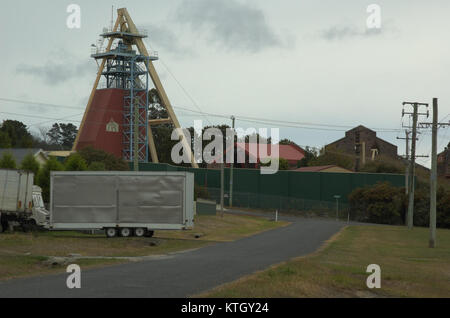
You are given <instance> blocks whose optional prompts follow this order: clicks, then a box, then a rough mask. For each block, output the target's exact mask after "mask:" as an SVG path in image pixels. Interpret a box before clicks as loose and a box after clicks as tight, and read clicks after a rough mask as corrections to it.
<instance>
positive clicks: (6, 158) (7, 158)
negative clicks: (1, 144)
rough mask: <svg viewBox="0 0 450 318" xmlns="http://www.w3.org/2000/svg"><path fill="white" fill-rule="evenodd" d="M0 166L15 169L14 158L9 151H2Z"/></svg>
mask: <svg viewBox="0 0 450 318" xmlns="http://www.w3.org/2000/svg"><path fill="white" fill-rule="evenodd" d="M0 168H2V169H16V160H15V159H14V157H13V155H12V154H11V153H10V152H5V153H3V155H2V157H1V158H0Z"/></svg>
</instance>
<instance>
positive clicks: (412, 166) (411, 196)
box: [402, 102, 429, 229]
mask: <svg viewBox="0 0 450 318" xmlns="http://www.w3.org/2000/svg"><path fill="white" fill-rule="evenodd" d="M405 105H411V106H412V107H413V112H412V113H408V112H405V110H404V109H403V111H402V117H403V116H405V114H409V115H412V117H413V126H412V142H411V159H410V164H409V173H408V174H409V180H408V188H409V189H408V195H409V198H408V215H407V219H406V220H407V222H406V223H407V225H408V228H409V229H412V228H413V221H414V176H415V170H416V141H417V120H418V116H419V115H427V117H428V116H429V112H428V110H427V113H419V106H426V107H428V104H425V103H417V102H403V106H405Z"/></svg>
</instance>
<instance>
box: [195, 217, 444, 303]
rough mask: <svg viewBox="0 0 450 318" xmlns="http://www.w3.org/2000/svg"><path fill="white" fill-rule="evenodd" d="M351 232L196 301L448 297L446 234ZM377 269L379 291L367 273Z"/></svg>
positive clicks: (389, 229)
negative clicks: (432, 240)
mask: <svg viewBox="0 0 450 318" xmlns="http://www.w3.org/2000/svg"><path fill="white" fill-rule="evenodd" d="M428 233H429V231H428V229H425V228H415V229H413V230H412V231H410V230H408V229H406V228H405V227H397V226H350V227H346V228H345V229H344V230H342V231H341V232H340V233H339V234H338V235H336V236H335V237H334V238H333V239H332V240H330V241H329V242H328V243H327V245H326V246H324V247H323V248H322V249H321V250H319V251H318V252H316V253H314V254H312V255H309V256H306V257H302V258H297V259H293V260H291V261H288V262H286V263H283V264H280V265H277V266H274V267H271V268H270V269H268V270H265V271H262V272H259V273H255V274H253V275H250V276H248V277H244V278H242V279H240V280H238V281H236V282H232V283H229V284H225V285H223V286H220V287H218V288H216V289H214V290H212V291H210V292H208V293H205V294H202V295H200V296H201V297H230V298H232V297H261V298H271V297H450V230H438V231H437V237H438V246H437V248H434V249H431V248H428ZM369 264H378V265H380V266H381V288H380V289H368V288H367V286H366V279H367V277H368V275H369V274H368V273H366V268H367V266H368V265H369Z"/></svg>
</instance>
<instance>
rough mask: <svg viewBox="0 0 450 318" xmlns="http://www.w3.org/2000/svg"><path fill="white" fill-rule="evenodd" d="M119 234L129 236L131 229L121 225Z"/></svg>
mask: <svg viewBox="0 0 450 318" xmlns="http://www.w3.org/2000/svg"><path fill="white" fill-rule="evenodd" d="M120 236H122V237H129V236H131V230H130V229H129V228H127V227H122V228H121V229H120Z"/></svg>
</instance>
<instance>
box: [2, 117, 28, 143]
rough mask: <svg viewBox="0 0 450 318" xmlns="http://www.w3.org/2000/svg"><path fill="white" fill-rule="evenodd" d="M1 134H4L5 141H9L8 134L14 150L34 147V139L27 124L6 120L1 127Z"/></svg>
mask: <svg viewBox="0 0 450 318" xmlns="http://www.w3.org/2000/svg"><path fill="white" fill-rule="evenodd" d="M0 132H2V133H3V137H2V139H3V140H7V139H6V137H5V135H4V134H6V135H7V136H8V138H9V140H10V146H11V147H12V148H31V147H32V146H33V137H32V136H31V134H30V133H29V131H28V128H27V126H26V125H25V124H23V123H22V122H20V121H17V120H5V121H3V123H2V125H1V126H0Z"/></svg>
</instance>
